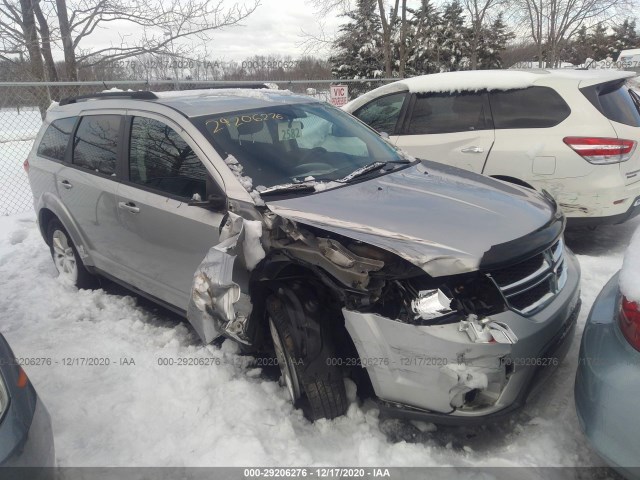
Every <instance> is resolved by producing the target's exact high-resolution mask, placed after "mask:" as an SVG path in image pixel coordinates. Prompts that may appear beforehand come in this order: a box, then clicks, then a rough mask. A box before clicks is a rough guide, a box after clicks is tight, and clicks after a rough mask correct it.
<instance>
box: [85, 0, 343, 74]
mask: <svg viewBox="0 0 640 480" xmlns="http://www.w3.org/2000/svg"><path fill="white" fill-rule="evenodd" d="M249 2H250V0H249ZM227 3H229V4H231V1H228V2H227ZM239 3H242V1H240V2H239ZM341 21H344V20H343V19H342V18H340V17H337V16H329V17H327V18H325V19H319V18H318V17H317V15H315V12H314V10H313V8H311V7H310V6H308V5H307V4H306V2H305V1H304V0H261V5H260V6H259V7H258V9H257V10H256V11H255V12H254V13H253V14H251V15H250V16H249V17H248V18H247V19H246V20H245V21H244V22H242V25H241V26H234V27H229V28H226V29H223V30H218V31H215V32H214V33H213V34H212V37H213V40H212V41H211V42H209V44H208V45H207V59H208V60H222V61H226V62H229V61H242V60H243V59H245V58H247V57H252V56H253V55H267V54H273V55H280V56H287V55H290V56H291V57H293V58H298V57H300V56H301V55H303V53H304V52H303V48H302V47H301V46H300V43H301V42H302V40H303V38H302V37H301V31H302V30H305V31H306V32H310V33H313V34H315V35H318V34H319V33H320V30H321V26H320V22H322V23H324V24H325V32H326V33H327V34H335V32H336V31H337V28H338V26H339V25H340V22H341ZM107 25H108V26H109V28H105V29H103V30H99V31H96V32H94V34H92V35H91V36H90V37H88V38H87V39H86V40H84V41H83V43H82V48H83V49H92V50H98V49H100V48H105V47H108V46H109V45H110V44H112V43H113V44H119V43H120V35H124V36H131V37H135V35H136V31H137V30H139V27H136V26H133V25H129V24H126V23H122V22H118V23H117V24H116V22H114V23H113V24H107ZM131 41H133V40H131ZM310 53H311V54H313V55H315V56H319V57H328V56H329V55H330V52H329V51H328V50H325V51H317V50H314V51H313V52H310ZM201 55H202V53H197V54H195V55H194V57H199V56H201Z"/></svg>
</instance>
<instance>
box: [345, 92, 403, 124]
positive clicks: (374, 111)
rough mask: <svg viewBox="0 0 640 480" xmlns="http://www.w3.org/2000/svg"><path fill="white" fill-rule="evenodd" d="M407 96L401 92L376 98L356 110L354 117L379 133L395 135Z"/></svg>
mask: <svg viewBox="0 0 640 480" xmlns="http://www.w3.org/2000/svg"><path fill="white" fill-rule="evenodd" d="M406 96H407V94H406V92H400V93H394V94H392V95H386V96H384V97H380V98H376V99H375V100H373V101H372V102H369V103H367V104H366V105H364V106H363V107H360V108H359V109H358V110H356V111H355V112H354V116H356V117H358V118H359V119H360V120H362V121H363V122H364V123H366V124H367V125H369V126H370V127H371V128H373V129H375V130H377V131H379V132H386V133H389V134H393V133H394V131H395V128H396V123H397V122H398V117H399V116H400V110H401V109H402V104H403V103H404V99H405V97H406Z"/></svg>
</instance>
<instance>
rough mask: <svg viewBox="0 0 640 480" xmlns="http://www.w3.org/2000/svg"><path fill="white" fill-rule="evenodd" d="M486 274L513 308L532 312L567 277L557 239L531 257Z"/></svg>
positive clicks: (557, 289) (526, 312)
mask: <svg viewBox="0 0 640 480" xmlns="http://www.w3.org/2000/svg"><path fill="white" fill-rule="evenodd" d="M487 275H488V276H489V277H490V278H491V279H492V280H493V281H494V282H495V283H496V285H497V286H498V288H499V289H500V291H501V292H502V294H503V295H504V298H505V300H506V301H507V304H508V305H509V306H510V307H511V308H512V309H513V310H515V311H517V312H519V313H522V314H523V315H533V314H534V313H536V312H537V311H539V310H540V309H542V308H544V307H545V306H546V305H547V304H548V303H549V302H551V300H553V298H554V297H555V296H556V295H557V294H558V293H559V292H560V290H562V288H563V287H564V285H565V283H566V281H567V269H566V267H565V261H564V242H563V240H562V239H560V240H558V241H557V242H556V243H555V244H554V245H553V246H551V247H550V248H548V249H547V250H545V251H544V252H542V253H539V254H538V255H535V256H534V257H531V258H529V259H527V260H525V261H523V262H520V263H517V264H515V265H511V266H509V267H506V268H502V269H499V270H494V271H492V272H489V273H488V274H487Z"/></svg>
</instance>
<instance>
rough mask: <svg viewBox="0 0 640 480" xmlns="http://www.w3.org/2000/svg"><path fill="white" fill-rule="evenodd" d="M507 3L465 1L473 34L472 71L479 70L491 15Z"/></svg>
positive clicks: (503, 1) (495, 0) (484, 0)
mask: <svg viewBox="0 0 640 480" xmlns="http://www.w3.org/2000/svg"><path fill="white" fill-rule="evenodd" d="M525 1H526V0H525ZM505 3H506V0H463V4H464V7H465V9H466V10H467V13H468V14H469V22H470V23H471V26H470V28H469V31H470V33H471V45H470V47H471V58H470V59H469V63H470V64H471V65H470V67H471V70H475V69H476V68H478V47H479V46H480V42H481V41H482V34H483V30H484V28H485V24H486V21H487V20H488V17H489V14H490V13H491V11H492V10H494V9H495V8H496V7H498V6H500V5H504V4H505Z"/></svg>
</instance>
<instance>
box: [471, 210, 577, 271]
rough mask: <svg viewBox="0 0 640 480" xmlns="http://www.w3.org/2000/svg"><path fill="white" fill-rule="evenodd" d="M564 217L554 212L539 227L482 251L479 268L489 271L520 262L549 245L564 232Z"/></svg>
mask: <svg viewBox="0 0 640 480" xmlns="http://www.w3.org/2000/svg"><path fill="white" fill-rule="evenodd" d="M565 223H566V221H565V218H564V216H562V215H559V214H556V215H554V216H553V218H552V219H551V220H550V221H549V222H547V223H546V224H545V225H543V226H542V227H540V228H539V229H537V230H535V231H534V232H531V233H529V234H527V235H525V236H524V237H520V238H516V239H515V240H510V241H508V242H505V243H500V244H498V245H493V246H492V247H491V248H490V249H489V250H487V251H486V252H484V255H483V256H482V259H481V260H480V270H481V271H485V272H486V271H490V270H495V269H499V268H503V267H508V266H511V265H513V264H515V263H519V262H522V261H524V260H527V259H528V258H531V257H533V256H534V255H537V254H539V253H540V252H543V251H544V250H546V249H547V248H549V247H551V245H553V244H554V243H555V242H556V241H557V240H558V238H560V236H561V235H562V232H564V227H565Z"/></svg>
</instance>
